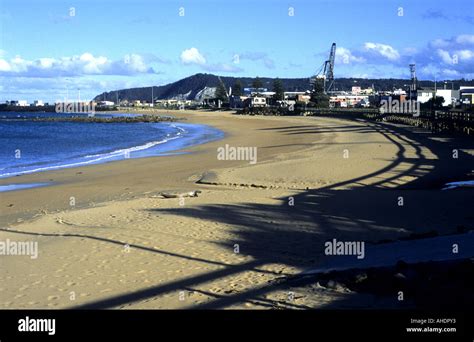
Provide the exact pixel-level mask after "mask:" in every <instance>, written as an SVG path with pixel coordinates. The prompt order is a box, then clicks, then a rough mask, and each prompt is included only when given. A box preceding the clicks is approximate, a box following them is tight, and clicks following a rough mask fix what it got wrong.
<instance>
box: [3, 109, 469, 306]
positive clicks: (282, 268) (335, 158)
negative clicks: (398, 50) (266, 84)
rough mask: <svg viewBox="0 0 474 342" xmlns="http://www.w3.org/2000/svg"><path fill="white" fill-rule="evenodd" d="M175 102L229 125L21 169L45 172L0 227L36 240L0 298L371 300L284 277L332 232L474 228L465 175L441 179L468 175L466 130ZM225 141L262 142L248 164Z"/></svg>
mask: <svg viewBox="0 0 474 342" xmlns="http://www.w3.org/2000/svg"><path fill="white" fill-rule="evenodd" d="M163 113H167V112H163ZM171 114H173V115H176V116H177V117H180V118H183V119H185V121H184V122H189V123H199V124H205V125H210V126H213V127H216V128H218V129H220V130H222V131H224V132H225V137H224V139H222V140H219V141H214V142H210V143H206V144H203V145H198V146H194V147H191V148H188V149H186V150H185V151H181V152H186V153H184V154H178V155H171V156H163V157H152V158H143V159H128V160H123V161H117V162H112V163H107V164H100V165H91V166H86V167H80V168H69V169H62V170H56V171H48V172H43V173H37V174H29V175H22V176H20V177H15V179H14V182H15V183H29V182H52V185H51V186H46V187H41V188H32V189H27V190H21V191H12V192H4V193H2V194H1V195H0V208H1V209H0V214H1V227H2V230H1V231H0V240H6V239H10V240H16V241H35V242H38V252H39V253H38V258H36V259H31V258H30V257H28V256H4V257H2V263H1V265H0V268H1V272H0V308H2V309H16V308H21V309H38V308H51V309H60V308H61V309H62V308H130V309H185V308H250V309H260V308H263V309H264V308H308V307H310V308H328V307H329V308H330V307H339V306H338V303H344V305H348V306H351V305H354V306H363V307H370V306H371V305H375V304H374V298H373V296H369V295H367V296H358V295H355V294H351V293H347V292H345V291H340V290H337V289H336V290H331V289H326V288H321V289H319V288H314V287H313V288H310V289H309V288H308V287H307V286H306V287H301V288H298V287H292V288H288V287H287V286H285V285H284V282H285V279H287V278H288V277H290V276H293V275H296V274H299V273H300V272H303V271H305V270H307V269H310V268H315V267H318V265H320V264H321V263H322V262H323V261H324V260H325V258H326V256H325V255H324V242H325V241H328V240H331V239H340V240H359V241H365V242H367V243H376V242H381V241H387V240H397V239H400V238H403V237H408V236H410V235H413V234H426V233H429V232H436V233H437V234H440V235H445V234H454V233H457V232H459V231H460V230H462V229H472V228H473V225H474V215H473V214H472V203H474V201H473V200H474V193H473V192H472V189H455V190H449V191H442V190H441V189H442V188H443V186H444V184H446V183H447V182H449V181H460V180H466V179H472V172H473V168H474V163H473V160H474V159H473V156H474V142H473V140H472V138H471V139H467V138H463V139H461V138H445V137H437V136H434V135H432V134H431V133H428V132H426V131H423V130H420V129H416V128H413V127H407V126H403V127H402V126H400V125H394V124H382V123H375V122H365V121H357V120H351V121H349V120H342V119H336V118H322V117H276V116H275V117H263V116H240V115H233V114H232V113H231V112H199V111H173V112H171ZM226 144H228V145H229V146H233V147H256V148H257V151H258V154H257V162H256V163H255V164H251V163H249V161H246V160H219V159H218V158H217V149H218V148H219V147H222V146H225V145H226ZM453 150H456V151H457V155H456V156H457V158H453ZM469 177H471V178H469ZM11 182H12V180H11V179H1V180H0V184H8V183H11ZM193 190H200V191H201V193H200V194H199V196H198V197H184V198H162V197H161V196H160V193H162V192H169V193H171V192H174V193H182V192H187V191H193ZM71 197H73V198H74V205H73V206H71ZM400 198H402V202H403V205H400Z"/></svg>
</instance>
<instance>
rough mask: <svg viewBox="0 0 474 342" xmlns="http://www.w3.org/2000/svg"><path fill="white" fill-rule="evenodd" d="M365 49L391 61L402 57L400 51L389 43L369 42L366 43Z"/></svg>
mask: <svg viewBox="0 0 474 342" xmlns="http://www.w3.org/2000/svg"><path fill="white" fill-rule="evenodd" d="M364 50H365V51H367V52H370V53H373V54H374V55H378V56H382V57H385V58H387V59H388V60H390V61H396V60H398V59H400V54H399V53H398V51H397V50H396V49H394V48H393V47H391V46H390V45H387V44H381V43H371V42H367V43H365V44H364Z"/></svg>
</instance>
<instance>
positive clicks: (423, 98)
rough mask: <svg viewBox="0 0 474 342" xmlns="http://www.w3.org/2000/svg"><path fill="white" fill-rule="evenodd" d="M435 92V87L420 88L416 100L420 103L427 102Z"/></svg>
mask: <svg viewBox="0 0 474 342" xmlns="http://www.w3.org/2000/svg"><path fill="white" fill-rule="evenodd" d="M434 94H435V90H434V88H424V89H418V91H417V98H416V100H417V101H418V102H419V103H426V102H428V101H429V100H430V99H432V98H433V97H434Z"/></svg>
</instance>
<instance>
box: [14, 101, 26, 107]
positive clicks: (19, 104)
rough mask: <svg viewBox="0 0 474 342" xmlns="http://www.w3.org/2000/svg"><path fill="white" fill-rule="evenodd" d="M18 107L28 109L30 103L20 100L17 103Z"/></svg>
mask: <svg viewBox="0 0 474 342" xmlns="http://www.w3.org/2000/svg"><path fill="white" fill-rule="evenodd" d="M16 106H18V107H28V101H26V100H18V101H17V103H16Z"/></svg>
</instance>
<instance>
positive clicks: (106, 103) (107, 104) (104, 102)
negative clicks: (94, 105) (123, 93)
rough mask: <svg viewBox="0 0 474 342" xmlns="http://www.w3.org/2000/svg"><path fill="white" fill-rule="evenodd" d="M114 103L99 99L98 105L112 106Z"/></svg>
mask: <svg viewBox="0 0 474 342" xmlns="http://www.w3.org/2000/svg"><path fill="white" fill-rule="evenodd" d="M114 104H115V103H114V102H113V101H100V102H99V106H113V105H114Z"/></svg>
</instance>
